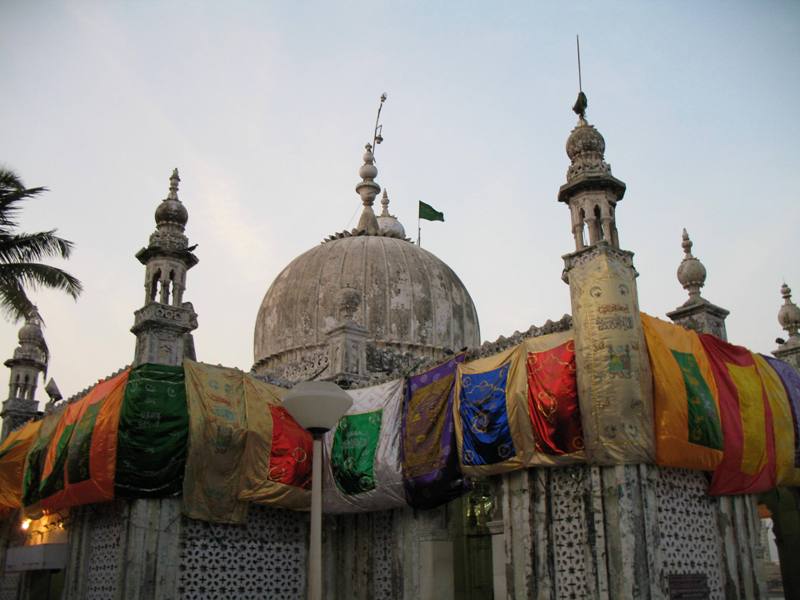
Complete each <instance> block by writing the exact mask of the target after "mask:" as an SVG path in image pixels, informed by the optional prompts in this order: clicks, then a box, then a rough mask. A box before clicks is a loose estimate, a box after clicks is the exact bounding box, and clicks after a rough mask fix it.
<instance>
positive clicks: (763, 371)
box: [752, 353, 800, 486]
mask: <svg viewBox="0 0 800 600" xmlns="http://www.w3.org/2000/svg"><path fill="white" fill-rule="evenodd" d="M752 354H753V360H755V362H756V369H758V374H759V375H760V376H761V381H762V383H763V384H764V389H765V390H766V392H767V402H768V403H769V408H770V410H771V411H772V426H773V432H774V435H775V476H776V482H775V483H776V485H788V486H798V485H800V469H798V468H797V467H795V462H794V448H795V438H794V435H795V434H794V422H793V420H792V409H791V406H790V405H789V397H788V395H787V394H786V388H785V387H784V385H783V381H782V380H781V378H780V377H779V376H778V374H777V373H776V372H775V369H773V368H772V367H771V366H770V364H769V363H768V362H767V361H766V360H765V359H764V358H763V357H761V356H759V355H758V354H755V353H752Z"/></svg>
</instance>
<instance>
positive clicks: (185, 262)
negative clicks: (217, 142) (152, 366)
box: [131, 169, 197, 366]
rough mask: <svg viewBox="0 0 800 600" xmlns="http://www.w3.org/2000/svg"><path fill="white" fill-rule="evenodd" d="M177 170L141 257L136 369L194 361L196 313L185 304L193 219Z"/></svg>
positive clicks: (192, 263)
mask: <svg viewBox="0 0 800 600" xmlns="http://www.w3.org/2000/svg"><path fill="white" fill-rule="evenodd" d="M179 182H180V177H179V176H178V169H175V170H174V171H173V172H172V176H171V177H170V178H169V194H168V195H167V197H166V198H164V200H163V201H162V202H161V204H159V205H158V208H156V213H155V219H156V230H155V231H154V232H153V234H152V235H151V236H150V243H149V244H148V245H147V247H146V248H142V249H141V250H139V252H137V253H136V258H138V259H139V262H141V263H142V264H143V265H145V280H144V289H145V299H144V306H143V307H142V308H140V309H139V310H137V311H136V312H135V313H134V323H133V327H131V332H133V333H134V334H135V335H136V354H135V357H134V361H133V364H134V366H136V365H140V364H143V363H157V364H162V365H174V366H177V365H180V364H182V363H183V359H184V358H194V344H193V341H192V336H191V332H192V331H194V330H195V329H197V315H196V314H195V312H194V308H193V307H192V304H191V303H190V302H184V301H183V292H184V290H185V289H186V272H187V271H188V270H189V269H191V268H192V267H193V266H195V265H196V264H197V257H196V256H195V255H194V254H192V250H194V247H191V248H189V240H188V239H187V238H186V235H184V228H185V227H186V222H187V221H188V219H189V215H188V213H187V211H186V207H185V206H184V205H183V204H182V203H181V201H180V200H179V199H178V183H179Z"/></svg>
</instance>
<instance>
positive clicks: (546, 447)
mask: <svg viewBox="0 0 800 600" xmlns="http://www.w3.org/2000/svg"><path fill="white" fill-rule="evenodd" d="M528 411H529V412H530V417H531V423H532V425H533V435H534V439H535V444H536V451H537V452H542V453H544V454H552V455H563V454H570V453H572V452H578V451H580V450H583V430H582V429H581V413H580V409H579V408H578V387H577V380H576V377H575V340H569V341H567V342H564V343H563V344H561V345H559V346H555V347H553V348H550V349H547V350H541V351H539V352H528Z"/></svg>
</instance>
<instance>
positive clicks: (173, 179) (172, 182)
mask: <svg viewBox="0 0 800 600" xmlns="http://www.w3.org/2000/svg"><path fill="white" fill-rule="evenodd" d="M180 181H181V178H180V176H179V175H178V169H177V167H176V168H175V169H172V175H171V176H170V178H169V195H168V196H167V198H168V199H169V200H177V199H178V184H179V183H180Z"/></svg>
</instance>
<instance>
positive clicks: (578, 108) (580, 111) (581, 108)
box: [572, 35, 589, 121]
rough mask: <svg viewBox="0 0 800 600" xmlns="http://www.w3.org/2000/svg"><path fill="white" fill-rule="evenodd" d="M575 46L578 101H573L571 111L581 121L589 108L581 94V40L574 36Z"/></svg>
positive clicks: (587, 102)
mask: <svg viewBox="0 0 800 600" xmlns="http://www.w3.org/2000/svg"><path fill="white" fill-rule="evenodd" d="M575 45H576V47H577V49H578V99H577V100H576V101H575V106H573V107H572V111H573V112H574V113H575V114H576V115H578V117H579V118H580V120H581V121H584V120H585V119H586V107H587V106H589V101H588V100H587V98H586V94H584V93H583V81H582V80H581V38H580V36H578V35H576V36H575Z"/></svg>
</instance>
